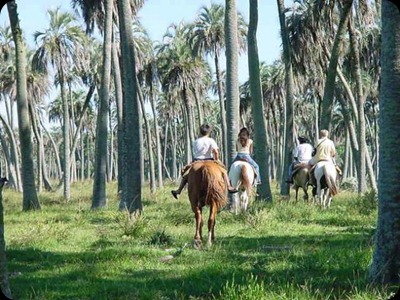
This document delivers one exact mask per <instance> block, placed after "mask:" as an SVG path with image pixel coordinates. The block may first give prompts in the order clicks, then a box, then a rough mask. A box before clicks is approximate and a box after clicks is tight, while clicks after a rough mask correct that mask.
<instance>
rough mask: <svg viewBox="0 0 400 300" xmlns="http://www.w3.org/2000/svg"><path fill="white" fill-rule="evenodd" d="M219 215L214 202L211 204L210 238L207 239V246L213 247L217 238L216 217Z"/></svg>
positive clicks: (209, 219)
mask: <svg viewBox="0 0 400 300" xmlns="http://www.w3.org/2000/svg"><path fill="white" fill-rule="evenodd" d="M216 215H217V207H216V205H215V204H214V203H211V205H210V216H209V218H208V239H207V246H208V247H211V245H212V242H213V241H214V239H215V233H214V228H215V217H216Z"/></svg>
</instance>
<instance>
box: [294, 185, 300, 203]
mask: <svg viewBox="0 0 400 300" xmlns="http://www.w3.org/2000/svg"><path fill="white" fill-rule="evenodd" d="M294 190H295V191H296V203H297V199H298V197H299V187H298V186H297V185H296V187H295V189H294Z"/></svg>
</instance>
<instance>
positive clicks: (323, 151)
mask: <svg viewBox="0 0 400 300" xmlns="http://www.w3.org/2000/svg"><path fill="white" fill-rule="evenodd" d="M328 136H329V131H328V130H326V129H322V130H321V131H320V132H319V139H318V141H317V145H316V146H315V148H316V149H315V155H314V156H313V157H312V158H311V159H310V161H309V163H308V164H309V167H310V168H311V172H310V177H311V179H312V180H313V177H314V176H313V170H314V168H313V166H314V165H315V164H317V163H318V162H319V161H331V162H332V163H333V164H334V165H335V167H336V169H337V166H336V160H335V156H336V148H335V144H334V143H333V141H332V140H331V139H329V137H328Z"/></svg>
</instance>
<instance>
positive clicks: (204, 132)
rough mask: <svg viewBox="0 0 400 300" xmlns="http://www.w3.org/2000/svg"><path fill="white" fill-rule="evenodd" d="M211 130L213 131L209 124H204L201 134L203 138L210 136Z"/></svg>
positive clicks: (201, 127)
mask: <svg viewBox="0 0 400 300" xmlns="http://www.w3.org/2000/svg"><path fill="white" fill-rule="evenodd" d="M211 130H212V128H211V126H210V125H208V124H203V125H201V126H200V134H201V136H206V135H210V133H211Z"/></svg>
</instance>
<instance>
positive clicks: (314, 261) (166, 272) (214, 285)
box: [7, 231, 371, 300]
mask: <svg viewBox="0 0 400 300" xmlns="http://www.w3.org/2000/svg"><path fill="white" fill-rule="evenodd" d="M370 236H371V232H368V231H361V232H359V233H340V234H335V235H300V236H296V237H293V236H265V237H262V238H251V237H242V236H232V237H220V238H219V239H218V241H217V242H216V243H215V244H214V245H213V247H212V248H211V249H209V250H206V249H204V250H201V251H196V250H194V249H188V250H185V252H184V253H183V254H182V255H181V256H179V257H177V258H175V259H174V260H172V261H170V262H169V263H167V264H162V263H158V259H159V257H157V256H156V255H155V254H154V253H149V252H151V249H150V248H149V249H147V250H146V249H144V250H143V248H142V249H139V250H138V251H137V252H135V251H136V250H135V249H129V248H128V247H125V248H121V247H119V248H115V245H114V246H113V244H112V243H104V241H102V247H104V249H101V250H100V251H95V250H93V251H86V252H79V253H53V252H47V251H41V250H38V249H34V248H24V249H10V250H9V251H8V253H7V256H8V259H9V270H10V271H11V272H12V273H13V272H21V274H20V275H18V276H15V277H12V278H11V279H10V282H11V288H12V291H13V295H14V299H46V300H51V299H96V300H98V299H99V300H102V299H161V298H163V299H188V298H190V297H196V298H201V299H212V298H213V297H218V296H219V293H220V292H221V291H222V290H223V288H224V287H225V286H226V284H227V283H228V282H232V281H233V280H234V282H235V284H237V285H240V284H245V283H246V280H247V279H248V278H249V277H250V276H252V275H253V276H254V275H255V276H257V278H258V280H260V281H261V282H264V283H265V284H268V287H269V289H270V290H271V291H273V292H276V293H279V292H280V291H283V290H285V287H287V285H288V284H291V285H293V286H295V287H296V288H298V289H299V290H300V289H302V287H304V286H308V287H309V288H310V289H312V290H315V291H316V293H318V295H319V296H318V298H319V297H321V298H324V299H326V298H330V297H331V296H334V297H337V298H340V297H342V298H346V297H345V296H344V295H346V294H349V293H352V292H354V290H355V289H358V290H365V289H366V287H367V281H366V274H367V271H368V270H367V268H368V264H367V263H365V261H366V259H367V260H368V258H365V253H366V249H365V248H366V247H368V246H367V245H366V243H365V240H367V239H370ZM357 248H360V249H359V251H357V250H355V249H357ZM362 248H364V249H362ZM140 251H141V252H140ZM146 251H147V252H146ZM140 259H142V260H143V265H140V266H139V267H138V266H137V265H132V263H130V262H131V261H132V260H138V261H139V260H140Z"/></svg>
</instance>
